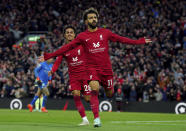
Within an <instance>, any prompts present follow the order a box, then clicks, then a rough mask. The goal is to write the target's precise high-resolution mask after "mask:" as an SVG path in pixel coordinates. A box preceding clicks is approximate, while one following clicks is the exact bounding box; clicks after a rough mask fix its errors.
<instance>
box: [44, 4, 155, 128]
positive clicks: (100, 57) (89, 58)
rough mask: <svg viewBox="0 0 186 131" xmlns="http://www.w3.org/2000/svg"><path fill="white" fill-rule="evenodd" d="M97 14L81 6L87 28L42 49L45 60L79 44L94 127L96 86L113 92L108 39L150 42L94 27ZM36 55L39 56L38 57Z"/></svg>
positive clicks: (97, 123)
mask: <svg viewBox="0 0 186 131" xmlns="http://www.w3.org/2000/svg"><path fill="white" fill-rule="evenodd" d="M98 17H99V14H98V12H97V10H96V9H94V8H89V9H87V10H85V12H84V14H83V20H84V23H85V24H86V26H87V30H86V31H84V32H82V33H80V34H79V35H78V36H77V37H76V38H75V39H74V40H73V41H71V42H70V43H69V44H67V45H64V46H62V47H61V48H60V49H58V50H56V51H55V52H53V53H44V59H45V60H47V59H49V58H52V57H55V56H59V55H62V54H64V53H66V52H67V51H69V50H70V49H71V48H74V47H76V46H78V45H79V44H80V45H82V47H83V49H84V52H85V59H86V61H85V63H86V70H87V73H88V79H89V85H90V87H91V98H90V104H91V108H92V111H93V114H94V127H100V126H101V121H100V118H99V101H98V94H99V86H100V85H102V86H103V87H104V89H105V92H106V95H107V97H112V96H113V93H114V89H113V72H112V66H111V62H110V58H109V53H108V50H109V45H108V41H113V42H120V43H124V44H132V45H140V44H145V43H150V42H152V41H151V40H150V39H146V38H140V39H138V40H132V39H129V38H126V37H122V36H119V35H117V34H115V33H112V32H111V31H110V30H108V29H104V28H98V26H97V23H98ZM40 58H41V59H42V57H40Z"/></svg>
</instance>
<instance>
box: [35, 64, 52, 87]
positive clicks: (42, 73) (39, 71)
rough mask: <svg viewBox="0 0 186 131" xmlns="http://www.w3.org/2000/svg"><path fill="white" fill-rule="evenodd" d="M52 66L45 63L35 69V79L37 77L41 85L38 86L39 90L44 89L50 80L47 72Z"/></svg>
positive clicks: (50, 77)
mask: <svg viewBox="0 0 186 131" xmlns="http://www.w3.org/2000/svg"><path fill="white" fill-rule="evenodd" d="M52 66H53V64H49V63H47V62H41V63H40V64H39V65H38V66H37V67H36V68H35V69H34V73H35V77H36V78H37V77H39V79H40V81H41V85H38V86H39V88H41V89H42V88H44V87H46V86H47V84H48V81H49V80H51V79H52V76H48V72H49V71H51V69H52Z"/></svg>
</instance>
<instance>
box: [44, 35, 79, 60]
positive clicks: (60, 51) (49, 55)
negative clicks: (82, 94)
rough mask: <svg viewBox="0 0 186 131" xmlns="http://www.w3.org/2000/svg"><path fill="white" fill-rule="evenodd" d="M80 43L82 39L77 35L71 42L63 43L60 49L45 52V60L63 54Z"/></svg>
mask: <svg viewBox="0 0 186 131" xmlns="http://www.w3.org/2000/svg"><path fill="white" fill-rule="evenodd" d="M79 43H81V41H80V39H79V38H78V36H77V37H76V38H75V39H74V40H73V41H71V42H70V43H69V44H66V45H63V46H62V47H61V48H59V49H58V50H56V51H54V52H53V53H44V60H48V59H50V58H53V57H56V56H61V55H63V54H64V53H65V52H67V51H69V50H71V49H72V48H75V47H76V46H78V44H79Z"/></svg>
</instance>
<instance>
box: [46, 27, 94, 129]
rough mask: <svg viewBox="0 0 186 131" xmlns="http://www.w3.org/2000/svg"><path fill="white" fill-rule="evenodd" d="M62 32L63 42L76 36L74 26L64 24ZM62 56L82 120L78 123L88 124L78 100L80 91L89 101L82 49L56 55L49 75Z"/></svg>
mask: <svg viewBox="0 0 186 131" xmlns="http://www.w3.org/2000/svg"><path fill="white" fill-rule="evenodd" d="M63 33H64V37H65V43H69V42H70V41H72V40H73V39H74V38H75V36H76V31H75V28H74V27H73V26H71V25H69V26H66V27H65V28H64V32H63ZM63 57H64V58H65V59H66V61H67V63H68V71H69V81H70V86H69V90H71V91H72V94H73V97H74V102H75V105H76V108H77V109H78V111H79V114H80V116H81V118H82V120H83V121H82V123H81V124H79V125H80V126H83V125H89V121H88V119H87V117H86V114H85V108H84V106H83V104H82V102H81V100H80V93H81V92H82V94H83V96H84V99H85V100H86V101H87V102H89V101H90V91H91V89H90V86H89V85H88V83H87V77H86V76H87V74H86V72H85V62H84V60H85V54H84V50H83V48H82V46H81V45H80V46H78V47H77V48H75V49H72V50H70V51H68V52H66V53H64V55H61V56H58V57H57V59H56V61H55V63H54V65H53V67H52V70H51V72H50V73H49V75H51V74H52V73H54V72H55V71H56V70H57V69H58V67H59V65H60V64H61V62H62V60H63ZM80 91H81V92H80Z"/></svg>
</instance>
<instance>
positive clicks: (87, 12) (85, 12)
mask: <svg viewBox="0 0 186 131" xmlns="http://www.w3.org/2000/svg"><path fill="white" fill-rule="evenodd" d="M91 13H94V14H96V16H97V17H99V14H98V11H97V10H96V9H95V8H93V7H91V8H89V9H86V10H85V11H84V12H83V21H84V22H85V20H87V16H88V14H91Z"/></svg>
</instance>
